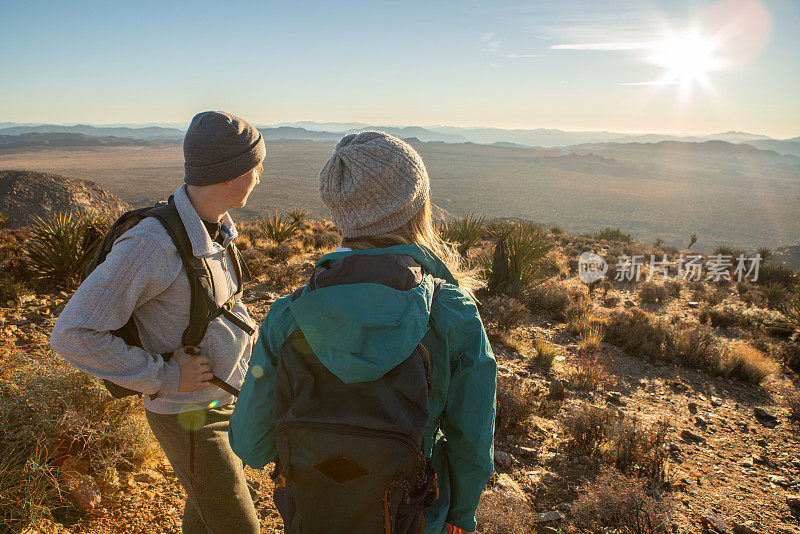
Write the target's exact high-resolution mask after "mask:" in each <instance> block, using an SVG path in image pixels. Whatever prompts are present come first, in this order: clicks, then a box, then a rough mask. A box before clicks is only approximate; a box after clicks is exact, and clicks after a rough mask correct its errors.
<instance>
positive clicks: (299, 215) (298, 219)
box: [289, 208, 306, 226]
mask: <svg viewBox="0 0 800 534" xmlns="http://www.w3.org/2000/svg"><path fill="white" fill-rule="evenodd" d="M289 217H291V219H292V223H293V224H294V225H295V226H299V225H301V224H303V223H304V222H305V220H306V212H305V211H303V210H301V209H299V208H295V209H293V210H291V211H290V212H289Z"/></svg>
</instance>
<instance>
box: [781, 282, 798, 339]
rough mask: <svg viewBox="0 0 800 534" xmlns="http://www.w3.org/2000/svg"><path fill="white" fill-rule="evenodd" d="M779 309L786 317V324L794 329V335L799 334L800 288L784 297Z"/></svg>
mask: <svg viewBox="0 0 800 534" xmlns="http://www.w3.org/2000/svg"><path fill="white" fill-rule="evenodd" d="M780 310H781V312H782V313H783V316H784V317H786V324H787V326H788V327H789V328H791V329H792V330H794V331H795V335H800V290H798V291H795V292H794V293H792V294H791V296H790V297H788V298H786V299H785V300H784V302H783V304H782V305H781V306H780Z"/></svg>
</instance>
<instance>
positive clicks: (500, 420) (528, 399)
mask: <svg viewBox="0 0 800 534" xmlns="http://www.w3.org/2000/svg"><path fill="white" fill-rule="evenodd" d="M534 400H535V399H534V395H533V391H532V388H531V386H530V382H527V381H524V380H522V379H520V378H517V377H514V376H502V375H501V376H498V377H497V411H496V414H495V434H497V433H498V432H503V434H502V435H505V434H507V433H514V432H519V431H521V430H522V429H523V427H524V425H525V423H526V422H527V421H528V420H529V419H530V417H531V415H533V412H534V410H535V409H536V404H535V402H534Z"/></svg>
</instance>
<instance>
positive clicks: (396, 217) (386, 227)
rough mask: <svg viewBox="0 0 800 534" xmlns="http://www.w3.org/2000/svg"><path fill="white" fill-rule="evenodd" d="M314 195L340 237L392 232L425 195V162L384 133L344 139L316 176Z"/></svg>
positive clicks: (364, 133)
mask: <svg viewBox="0 0 800 534" xmlns="http://www.w3.org/2000/svg"><path fill="white" fill-rule="evenodd" d="M319 194H320V196H321V197H322V201H323V202H324V203H325V205H326V206H328V208H330V210H331V215H332V217H333V222H334V223H335V224H336V226H338V227H339V228H341V229H342V235H343V236H344V237H362V236H370V235H378V234H382V233H385V232H391V231H392V230H396V229H398V228H400V227H401V226H403V225H404V224H405V223H407V222H408V221H409V220H410V219H411V218H412V217H413V216H414V215H415V214H416V213H417V212H418V211H419V210H420V208H422V206H423V204H424V203H425V200H426V199H427V198H428V196H429V195H430V182H429V180H428V173H427V171H426V170H425V164H424V163H422V158H420V157H419V154H417V152H416V150H414V149H413V148H411V146H410V145H409V144H408V143H406V142H405V141H402V140H400V139H398V138H397V137H393V136H391V135H389V134H386V133H383V132H373V131H366V132H360V133H357V134H349V135H346V136H344V137H343V138H342V139H341V140H340V141H339V143H337V145H336V148H335V149H334V151H333V156H331V159H329V160H328V162H327V163H326V164H325V166H324V167H322V171H321V172H320V173H319Z"/></svg>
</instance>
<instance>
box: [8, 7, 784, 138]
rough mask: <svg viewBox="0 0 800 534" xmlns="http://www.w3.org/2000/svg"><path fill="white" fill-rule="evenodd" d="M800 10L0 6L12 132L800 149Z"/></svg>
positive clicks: (754, 8)
mask: <svg viewBox="0 0 800 534" xmlns="http://www.w3.org/2000/svg"><path fill="white" fill-rule="evenodd" d="M798 34H800V0H761V1H759V0H719V1H699V0H691V1H685V0H676V1H631V0H616V1H614V2H598V1H596V0H561V1H558V2H553V1H549V0H548V1H535V2H520V1H516V2H512V1H508V2H488V1H485V0H473V1H463V2H456V1H434V0H427V1H422V2H416V1H397V2H394V1H392V2H379V1H375V0H373V1H371V2H359V1H352V2H302V1H297V2H285V1H284V2H270V1H264V0H261V1H258V2H237V1H230V2H206V1H202V0H193V1H190V2H182V1H163V0H159V1H148V0H139V1H136V2H125V1H115V2H108V1H107V0H104V1H102V2H94V1H82V0H71V1H69V2H61V1H58V2H57V1H40V0H19V1H11V0H0V122H2V121H8V122H39V123H60V124H74V123H79V122H80V123H93V124H116V123H151V122H163V123H181V124H185V123H188V122H189V120H190V119H191V117H192V116H193V115H194V114H195V113H197V112H199V111H203V110H207V109H218V110H224V111H228V112H230V113H234V114H236V115H239V116H241V117H244V118H246V119H247V120H249V121H251V122H254V123H258V124H277V123H280V122H292V121H301V120H313V121H320V122H325V121H331V122H336V121H338V122H353V121H358V122H365V123H369V124H374V125H420V126H425V125H451V126H489V127H499V128H525V129H533V128H558V129H562V130H613V131H624V132H664V133H690V134H704V133H715V132H723V131H729V130H737V131H747V132H751V133H757V134H764V135H769V136H772V137H778V138H789V137H796V136H798V135H800V98H798V95H800V39H798V38H797V35H798Z"/></svg>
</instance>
